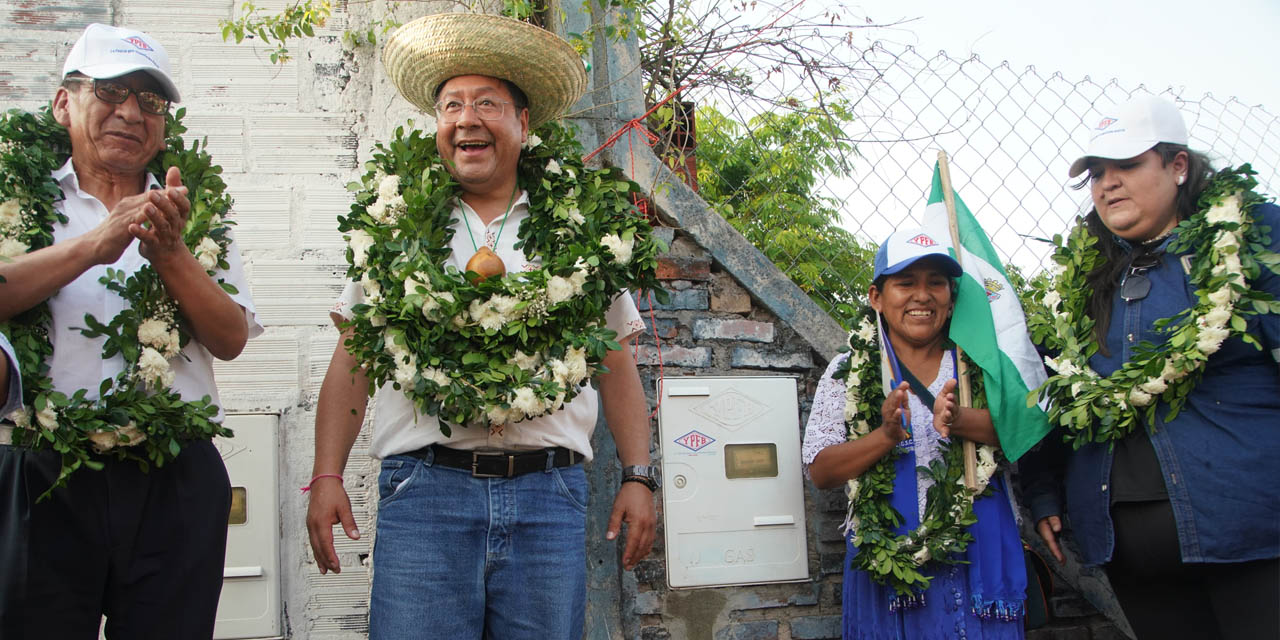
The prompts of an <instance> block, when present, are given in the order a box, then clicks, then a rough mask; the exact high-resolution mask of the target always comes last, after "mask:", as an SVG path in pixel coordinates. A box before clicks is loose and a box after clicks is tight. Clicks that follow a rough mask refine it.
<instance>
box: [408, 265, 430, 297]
mask: <svg viewBox="0 0 1280 640" xmlns="http://www.w3.org/2000/svg"><path fill="white" fill-rule="evenodd" d="M418 287H422V288H423V289H424V290H426V292H427V293H431V285H429V284H427V275H426V274H425V273H422V272H421V271H419V272H416V273H414V274H413V275H410V276H407V277H405V279H404V295H405V296H415V295H418Z"/></svg>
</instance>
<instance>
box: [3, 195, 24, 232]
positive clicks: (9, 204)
mask: <svg viewBox="0 0 1280 640" xmlns="http://www.w3.org/2000/svg"><path fill="white" fill-rule="evenodd" d="M21 224H22V203H20V202H18V201H17V200H8V201H6V202H5V203H4V204H0V227H12V228H17V227H19V226H20V225H21Z"/></svg>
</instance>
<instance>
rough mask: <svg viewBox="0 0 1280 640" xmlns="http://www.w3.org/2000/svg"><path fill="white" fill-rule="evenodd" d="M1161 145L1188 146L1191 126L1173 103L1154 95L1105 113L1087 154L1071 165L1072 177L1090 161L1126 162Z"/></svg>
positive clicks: (1091, 135)
mask: <svg viewBox="0 0 1280 640" xmlns="http://www.w3.org/2000/svg"><path fill="white" fill-rule="evenodd" d="M1161 142H1171V143H1173V144H1180V145H1186V144H1187V125H1186V123H1185V122H1183V121H1182V114H1181V113H1179V112H1178V108H1177V107H1175V106H1173V103H1171V102H1169V101H1168V100H1165V99H1163V98H1157V97H1155V96H1152V95H1139V96H1135V97H1134V98H1132V99H1131V100H1129V101H1128V102H1126V103H1124V104H1122V105H1119V106H1116V107H1111V108H1109V109H1103V110H1102V118H1101V119H1100V120H1098V124H1097V125H1096V126H1095V127H1094V128H1093V131H1091V132H1089V146H1088V148H1087V149H1085V152H1084V155H1083V156H1080V157H1079V158H1077V159H1076V161H1075V162H1072V163H1071V171H1070V172H1069V173H1068V177H1071V178H1074V177H1076V176H1078V175H1080V174H1081V173H1084V170H1085V168H1086V165H1087V164H1088V163H1089V158H1106V159H1108V160H1125V159H1128V158H1132V157H1134V156H1139V155H1142V154H1143V153H1144V152H1145V151H1147V150H1148V149H1150V148H1151V147H1154V146H1156V145H1157V144H1159V143H1161Z"/></svg>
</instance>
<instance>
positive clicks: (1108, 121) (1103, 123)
mask: <svg viewBox="0 0 1280 640" xmlns="http://www.w3.org/2000/svg"><path fill="white" fill-rule="evenodd" d="M1115 123H1116V119H1115V118H1103V119H1101V120H1099V121H1098V126H1097V127H1095V129H1096V130H1097V131H1102V130H1103V129H1106V128H1107V127H1109V126H1111V125H1113V124H1115Z"/></svg>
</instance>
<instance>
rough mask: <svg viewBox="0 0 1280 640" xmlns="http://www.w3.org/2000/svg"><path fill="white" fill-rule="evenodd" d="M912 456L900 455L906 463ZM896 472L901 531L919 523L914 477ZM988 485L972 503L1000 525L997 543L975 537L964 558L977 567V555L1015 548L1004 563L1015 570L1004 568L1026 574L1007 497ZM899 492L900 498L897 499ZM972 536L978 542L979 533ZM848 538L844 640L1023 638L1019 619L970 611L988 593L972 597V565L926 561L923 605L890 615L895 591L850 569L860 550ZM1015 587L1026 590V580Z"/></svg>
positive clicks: (998, 485)
mask: <svg viewBox="0 0 1280 640" xmlns="http://www.w3.org/2000/svg"><path fill="white" fill-rule="evenodd" d="M912 457H913V456H903V458H904V459H905V458H912ZM900 462H907V463H908V464H910V461H905V460H900ZM902 467H905V468H906V469H910V468H911V467H910V466H907V464H903V465H902ZM899 471H900V473H899V474H898V478H899V481H898V482H895V487H894V496H893V498H892V499H891V502H892V503H893V504H894V507H895V508H896V509H897V510H898V512H899V513H901V514H902V515H903V517H904V519H905V520H906V521H907V522H906V523H904V526H903V527H902V529H903V530H905V529H906V528H907V527H908V526H909V527H912V528H914V527H915V526H918V523H919V521H918V518H917V517H916V507H915V499H914V496H915V486H914V485H915V481H914V478H913V476H914V475H915V474H913V473H909V472H908V473H902V471H904V469H903V468H901V467H900V468H899ZM903 485H907V486H903ZM992 485H993V487H994V489H995V491H994V492H993V494H992V495H990V496H987V497H985V498H980V499H979V502H982V503H985V504H982V505H981V509H979V505H975V511H977V512H978V514H979V517H980V518H982V517H987V518H990V519H991V520H992V521H995V522H998V523H999V525H998V526H997V527H996V528H995V531H996V532H998V533H997V537H998V538H1001V539H1000V540H977V539H975V541H974V542H973V543H971V544H970V545H969V548H968V549H966V550H965V555H966V557H967V559H969V560H970V561H971V562H974V563H975V564H976V561H977V559H978V554H982V553H1001V550H1003V551H1008V549H1007V548H1009V547H1011V545H1017V547H1016V548H1017V550H1018V555H1017V557H1016V558H1010V559H1008V560H1011V561H1012V562H1013V563H1016V564H1017V565H1018V566H1016V567H1014V566H1009V567H1008V569H1007V570H1008V571H1010V572H1014V573H1015V575H1016V574H1021V575H1022V576H1025V573H1023V572H1025V567H1024V566H1022V565H1021V562H1022V556H1021V542H1020V539H1019V537H1018V529H1017V525H1016V524H1015V522H1014V520H1013V511H1012V509H1011V508H1010V506H1009V498H1008V494H1007V492H1006V489H1005V487H1004V483H1003V482H1002V481H1001V479H1000V478H999V476H997V477H995V478H992ZM900 493H901V494H904V495H899V494H900ZM908 497H910V498H911V499H910V501H908V500H906V498H908ZM991 524H994V523H991ZM975 528H976V525H975ZM983 528H984V529H985V530H986V531H987V532H988V533H990V532H991V528H989V527H983ZM971 530H972V528H971ZM899 533H902V531H899ZM974 533H975V538H977V537H978V536H977V533H976V532H974ZM851 538H852V535H850V536H847V537H846V538H845V544H846V545H847V555H846V557H845V565H844V590H843V600H844V602H843V611H844V638H845V640H957V639H959V640H1022V639H1023V638H1024V637H1025V631H1024V630H1023V620H1022V618H1021V615H1019V616H1018V617H1017V618H1016V619H1013V620H1007V619H1005V620H1002V619H1000V618H999V617H997V616H990V615H988V616H984V617H979V616H978V615H977V614H976V613H974V604H975V596H977V598H978V599H979V600H985V599H986V598H984V596H989V595H992V594H975V593H973V588H972V587H971V586H970V585H971V584H972V583H973V581H971V580H970V578H971V576H970V572H971V570H972V571H976V570H977V569H976V568H975V567H974V564H955V565H946V564H940V563H930V564H929V565H926V567H925V571H924V574H925V575H926V576H930V577H932V580H931V581H930V583H929V589H928V590H926V591H925V592H924V594H923V601H924V602H923V604H922V605H921V606H915V607H911V608H901V609H898V610H897V611H890V610H889V604H890V601H891V600H892V599H893V595H894V591H893V589H892V588H890V587H886V586H882V585H879V584H876V583H875V582H872V581H871V578H870V577H869V576H868V575H867V573H866V572H864V571H855V570H852V569H850V567H849V561H850V560H851V559H852V558H853V556H854V555H855V554H856V553H857V551H858V550H857V547H854V546H853V543H852V541H851ZM1005 538H1008V539H1005ZM1006 555H1007V554H1006ZM984 577H987V578H988V579H987V580H985V582H987V583H988V584H992V585H995V584H998V583H999V582H1000V581H999V580H998V579H997V578H996V577H994V576H984ZM979 582H983V581H979ZM1009 586H1010V585H1009V584H1008V581H1005V583H1004V584H1003V585H1002V588H1000V589H999V590H1000V591H1005V592H1007V591H1009ZM1019 588H1020V589H1022V590H1025V581H1023V582H1022V583H1021V585H1020V587H1019ZM1021 597H1025V594H1020V598H1019V599H1018V601H1017V605H1018V606H1019V608H1020V605H1021Z"/></svg>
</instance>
